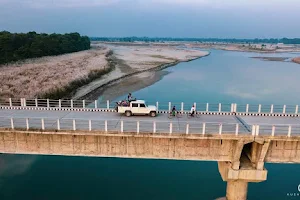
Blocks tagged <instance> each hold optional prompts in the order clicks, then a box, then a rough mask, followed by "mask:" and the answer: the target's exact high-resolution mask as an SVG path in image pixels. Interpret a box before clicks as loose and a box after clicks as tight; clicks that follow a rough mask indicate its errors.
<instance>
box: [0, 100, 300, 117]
mask: <svg viewBox="0 0 300 200" xmlns="http://www.w3.org/2000/svg"><path fill="white" fill-rule="evenodd" d="M147 103H148V104H152V105H156V106H157V109H158V110H164V111H170V110H171V109H172V107H173V106H175V107H176V109H177V110H178V111H189V110H190V108H191V106H192V105H194V106H195V107H196V110H197V112H220V113H221V112H231V113H232V112H235V113H267V114H276V113H280V114H300V113H299V106H298V105H273V104H272V105H263V104H258V105H253V104H245V105H243V104H236V103H231V104H226V103H225V104H221V103H197V102H190V103H184V102H180V103H176V102H175V103H174V102H168V103H161V102H147ZM115 105H116V104H115V102H110V101H109V100H108V101H99V100H72V99H59V100H53V99H25V98H21V99H12V98H9V99H6V100H0V106H5V107H41V108H102V109H114V108H115Z"/></svg>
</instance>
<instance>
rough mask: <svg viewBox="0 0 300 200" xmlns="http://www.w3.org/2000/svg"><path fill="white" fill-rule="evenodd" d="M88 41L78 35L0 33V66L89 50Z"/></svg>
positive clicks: (86, 38)
mask: <svg viewBox="0 0 300 200" xmlns="http://www.w3.org/2000/svg"><path fill="white" fill-rule="evenodd" d="M90 44H91V43H90V39H89V38H88V37H86V36H80V34H79V33H69V34H64V35H62V34H50V35H48V34H37V33H36V32H29V33H26V34H25V33H10V32H6V31H3V32H0V64H4V63H8V62H12V61H18V60H23V59H27V58H37V57H42V56H52V55H60V54H64V53H71V52H77V51H82V50H87V49H90Z"/></svg>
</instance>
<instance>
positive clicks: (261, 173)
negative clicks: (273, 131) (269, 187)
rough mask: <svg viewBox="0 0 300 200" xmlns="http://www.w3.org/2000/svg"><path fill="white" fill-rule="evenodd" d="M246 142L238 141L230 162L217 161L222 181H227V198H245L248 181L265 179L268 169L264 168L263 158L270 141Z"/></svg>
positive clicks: (255, 181)
mask: <svg viewBox="0 0 300 200" xmlns="http://www.w3.org/2000/svg"><path fill="white" fill-rule="evenodd" d="M259 142H260V143H258V142H251V143H247V142H244V141H242V140H240V141H238V142H237V143H236V145H235V149H234V151H233V154H232V162H228V161H226V162H218V167H219V172H220V174H221V176H222V179H223V181H226V182H227V189H226V199H227V200H246V199H247V192H248V183H250V182H252V183H258V182H262V181H265V180H267V173H268V171H267V170H266V169H265V168H264V159H265V156H266V153H267V151H268V148H269V145H270V142H269V141H259Z"/></svg>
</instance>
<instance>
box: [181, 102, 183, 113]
mask: <svg viewBox="0 0 300 200" xmlns="http://www.w3.org/2000/svg"><path fill="white" fill-rule="evenodd" d="M182 112H183V102H181V113H182Z"/></svg>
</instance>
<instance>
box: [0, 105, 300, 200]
mask: <svg viewBox="0 0 300 200" xmlns="http://www.w3.org/2000/svg"><path fill="white" fill-rule="evenodd" d="M73 103H74V102H73ZM22 104H23V105H2V107H1V108H2V109H0V152H1V153H12V154H45V155H70V156H98V157H121V158H147V159H177V160H210V161H217V162H218V166H219V172H220V174H221V177H222V179H223V180H224V181H227V192H226V197H227V199H229V200H235V199H238V200H240V199H242V200H244V199H246V198H247V187H248V183H249V182H261V181H264V180H266V179H267V169H266V168H265V167H264V163H265V162H269V163H300V123H299V122H300V118H299V117H297V115H298V112H297V113H295V110H294V112H293V113H289V112H287V109H286V110H285V112H281V113H278V112H277V113H274V112H273V113H271V112H269V113H263V112H258V111H257V112H251V113H250V112H248V113H247V112H235V111H237V110H235V108H234V107H236V105H233V106H230V109H231V108H232V110H229V111H222V110H221V112H219V111H208V112H206V111H203V112H201V113H202V115H201V116H200V117H199V118H187V116H186V115H183V116H182V117H181V118H172V119H169V118H168V114H164V112H165V111H163V110H161V113H160V114H159V115H158V116H157V117H155V118H150V117H142V116H139V117H135V116H133V117H129V118H127V117H124V116H121V115H119V114H118V113H115V112H113V111H112V110H111V109H107V108H106V109H105V108H103V109H101V108H84V107H81V108H75V107H74V104H73V106H72V107H67V106H66V107H62V106H61V107H59V106H58V107H56V106H54V107H50V106H49V107H48V106H45V107H41V106H34V105H33V106H28V105H24V103H22ZM50 108H51V109H50ZM273 108H274V107H273ZM286 108H287V107H286ZM294 108H295V109H296V107H294ZM86 109H87V110H86ZM89 109H92V110H89ZM93 109H97V110H93ZM100 109H101V110H100ZM91 111H97V112H91ZM230 111H233V112H230ZM282 111H283V109H282ZM273 114H274V115H273ZM275 114H276V115H275Z"/></svg>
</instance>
